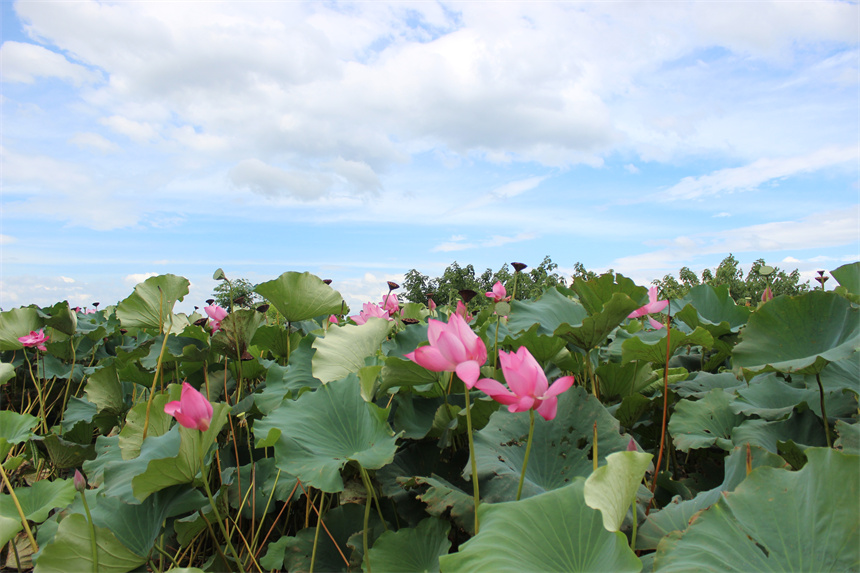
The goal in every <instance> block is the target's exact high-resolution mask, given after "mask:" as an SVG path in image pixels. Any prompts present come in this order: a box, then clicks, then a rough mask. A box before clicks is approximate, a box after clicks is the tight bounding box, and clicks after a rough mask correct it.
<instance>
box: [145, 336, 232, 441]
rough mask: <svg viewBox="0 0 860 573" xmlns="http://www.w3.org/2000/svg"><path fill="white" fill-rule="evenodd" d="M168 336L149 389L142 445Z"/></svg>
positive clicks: (165, 337)
mask: <svg viewBox="0 0 860 573" xmlns="http://www.w3.org/2000/svg"><path fill="white" fill-rule="evenodd" d="M168 334H170V333H168V332H165V333H164V340H162V341H161V352H159V353H158V362H157V363H156V364H155V376H153V377H152V388H150V389H149V399H148V400H147V401H146V419H145V420H144V421H143V436H142V437H141V438H140V443H141V444H143V441H144V440H145V439H146V431H147V430H148V429H149V411H150V410H151V409H152V399H153V398H154V397H155V386H156V385H157V384H158V374H159V373H160V372H161V361H162V360H163V359H164V350H165V349H166V348H167V336H168ZM225 380H226V378H225Z"/></svg>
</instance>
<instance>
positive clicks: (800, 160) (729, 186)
mask: <svg viewBox="0 0 860 573" xmlns="http://www.w3.org/2000/svg"><path fill="white" fill-rule="evenodd" d="M858 159H860V154H858V149H857V147H844V148H827V149H821V150H818V151H815V152H813V153H811V154H809V155H805V156H800V157H784V158H778V159H759V160H757V161H755V162H753V163H751V164H749V165H745V166H743V167H732V168H728V169H720V170H718V171H715V172H713V173H711V174H709V175H702V176H699V177H685V178H684V179H682V180H681V181H680V182H679V183H677V184H675V185H673V186H672V187H670V188H669V189H667V190H666V191H664V192H661V193H658V194H657V196H656V198H657V199H659V200H661V201H675V200H688V199H698V198H700V197H706V196H710V195H719V194H721V193H734V192H736V191H749V190H752V189H755V188H757V187H758V186H759V185H762V184H763V183H766V182H768V181H772V180H774V179H783V178H786V177H791V176H793V175H798V174H800V173H809V172H812V171H818V170H820V169H825V168H828V167H833V166H837V165H841V164H843V163H848V162H853V163H854V164H856V163H857V161H858Z"/></svg>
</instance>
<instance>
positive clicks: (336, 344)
mask: <svg viewBox="0 0 860 573" xmlns="http://www.w3.org/2000/svg"><path fill="white" fill-rule="evenodd" d="M392 324H393V323H392V322H389V321H388V320H386V319H384V318H370V319H368V320H367V322H366V323H365V324H361V325H356V324H347V325H345V326H332V327H331V328H329V329H328V331H327V332H326V334H325V336H324V337H322V338H317V339H316V340H315V341H314V343H313V347H314V348H315V349H316V354H314V357H313V362H312V363H313V375H314V377H315V378H318V379H319V380H320V381H322V383H323V384H326V383H328V382H331V381H333V380H341V379H342V378H345V377H346V376H348V375H350V374H354V373H356V372H358V371H359V370H361V368H363V367H364V366H365V359H366V358H367V357H369V356H374V355H375V354H376V353H377V352H379V347H380V345H381V344H382V341H383V340H385V339H386V338H387V337H388V331H389V330H390V328H391V325H392Z"/></svg>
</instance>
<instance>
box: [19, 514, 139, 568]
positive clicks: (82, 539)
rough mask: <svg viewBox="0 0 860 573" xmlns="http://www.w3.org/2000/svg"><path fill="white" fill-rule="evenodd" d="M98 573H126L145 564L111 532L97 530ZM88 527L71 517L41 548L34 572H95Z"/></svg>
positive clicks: (84, 520) (84, 521) (79, 518)
mask: <svg viewBox="0 0 860 573" xmlns="http://www.w3.org/2000/svg"><path fill="white" fill-rule="evenodd" d="M95 533H96V547H97V548H98V549H97V555H98V560H99V563H98V571H99V572H100V573H101V572H107V573H126V572H127V571H131V570H132V569H135V568H137V567H138V566H139V565H142V564H143V563H146V561H147V557H141V556H140V555H137V554H135V553H134V552H132V551H130V550H129V549H127V548H126V547H125V545H123V544H122V543H121V542H120V541H119V540H118V539H117V538H116V536H115V535H114V534H113V533H112V532H111V530H110V529H107V528H104V527H96V528H95ZM90 535H91V532H90V527H89V525H88V524H87V518H86V517H84V516H83V515H81V514H79V513H73V514H72V515H69V516H68V517H66V518H65V519H64V520H62V521H61V522H60V526H59V528H58V529H57V533H56V534H55V535H54V539H53V540H52V541H51V542H50V543H48V544H47V545H45V546H44V547H43V548H42V551H41V553H40V555H39V559H38V560H37V561H36V568H35V570H34V571H35V572H38V573H54V572H56V573H67V572H68V571H94V570H95V569H96V568H95V563H93V558H92V545H91V540H90Z"/></svg>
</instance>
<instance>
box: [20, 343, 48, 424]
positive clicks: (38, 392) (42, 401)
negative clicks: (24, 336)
mask: <svg viewBox="0 0 860 573" xmlns="http://www.w3.org/2000/svg"><path fill="white" fill-rule="evenodd" d="M24 360H26V361H27V369H28V370H29V371H30V379H31V380H32V381H33V386H35V387H36V395H37V396H38V397H39V416H40V417H41V418H42V433H43V434H44V435H47V434H48V420H47V416H46V415H45V398H44V396H42V387H41V386H40V385H39V382H38V381H37V380H36V376H35V375H34V374H33V365H32V364H31V363H30V358H29V357H28V356H27V351H26V350H25V351H24ZM38 371H39V351H38V350H37V351H36V372H37V373H38Z"/></svg>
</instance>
